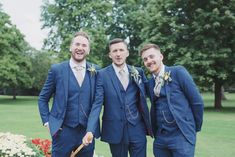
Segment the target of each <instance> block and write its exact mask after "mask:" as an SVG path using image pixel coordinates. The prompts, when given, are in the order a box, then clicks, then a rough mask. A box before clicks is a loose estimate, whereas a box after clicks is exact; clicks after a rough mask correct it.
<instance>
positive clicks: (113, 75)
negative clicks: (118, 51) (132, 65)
mask: <svg viewBox="0 0 235 157" xmlns="http://www.w3.org/2000/svg"><path fill="white" fill-rule="evenodd" d="M108 73H109V76H110V78H111V81H112V84H113V86H114V89H115V90H116V93H117V95H118V97H119V99H120V101H121V103H123V100H122V96H121V92H120V90H121V89H120V87H119V86H118V84H119V82H118V81H119V80H118V77H117V75H116V73H115V71H114V69H113V66H112V65H110V66H109V67H108Z"/></svg>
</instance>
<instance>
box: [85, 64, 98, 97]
mask: <svg viewBox="0 0 235 157" xmlns="http://www.w3.org/2000/svg"><path fill="white" fill-rule="evenodd" d="M90 66H91V64H90V63H89V62H87V64H86V72H88V74H89V76H88V78H89V81H90V86H91V101H93V98H94V93H95V77H96V76H95V75H96V74H95V75H94V76H93V75H92V74H91V72H90V71H89V70H88V69H89V68H90Z"/></svg>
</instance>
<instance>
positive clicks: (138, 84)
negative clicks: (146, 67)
mask: <svg viewBox="0 0 235 157" xmlns="http://www.w3.org/2000/svg"><path fill="white" fill-rule="evenodd" d="M127 68H128V72H129V76H130V77H129V78H130V80H133V81H134V82H135V84H136V85H137V87H138V88H139V89H140V92H141V94H143V95H144V91H143V90H144V89H143V86H141V85H140V84H141V83H143V82H142V81H141V82H136V80H135V79H134V78H133V77H132V76H131V66H130V65H127ZM138 72H139V71H138ZM141 78H142V77H141V76H140V78H139V79H141ZM129 83H130V81H129Z"/></svg>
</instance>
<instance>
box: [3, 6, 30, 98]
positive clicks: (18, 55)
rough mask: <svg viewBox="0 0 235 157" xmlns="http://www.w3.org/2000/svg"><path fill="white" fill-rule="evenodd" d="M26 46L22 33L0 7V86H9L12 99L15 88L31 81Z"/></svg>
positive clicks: (14, 96) (28, 85)
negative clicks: (11, 91)
mask: <svg viewBox="0 0 235 157" xmlns="http://www.w3.org/2000/svg"><path fill="white" fill-rule="evenodd" d="M28 48H29V46H28V43H27V42H26V41H25V40H24V37H23V35H22V34H21V33H20V31H19V30H18V29H17V28H16V27H15V26H14V25H12V24H11V22H10V20H9V16H8V15H7V14H5V13H4V12H3V11H2V10H1V8H0V50H1V51H0V53H1V58H0V71H1V73H0V87H1V88H11V89H12V90H13V99H15V98H16V94H17V93H16V90H17V88H22V87H30V86H31V83H32V79H31V78H30V76H29V72H30V70H31V63H30V61H29V59H28V58H27V56H26V53H25V52H26V51H27V49H28Z"/></svg>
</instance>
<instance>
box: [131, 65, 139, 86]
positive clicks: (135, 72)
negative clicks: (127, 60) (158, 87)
mask: <svg viewBox="0 0 235 157" xmlns="http://www.w3.org/2000/svg"><path fill="white" fill-rule="evenodd" d="M130 72H131V78H133V79H134V80H135V82H136V83H138V84H140V83H141V76H140V74H139V71H138V70H137V69H136V68H135V67H134V66H131V71H130Z"/></svg>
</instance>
